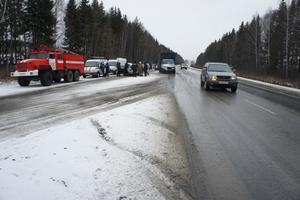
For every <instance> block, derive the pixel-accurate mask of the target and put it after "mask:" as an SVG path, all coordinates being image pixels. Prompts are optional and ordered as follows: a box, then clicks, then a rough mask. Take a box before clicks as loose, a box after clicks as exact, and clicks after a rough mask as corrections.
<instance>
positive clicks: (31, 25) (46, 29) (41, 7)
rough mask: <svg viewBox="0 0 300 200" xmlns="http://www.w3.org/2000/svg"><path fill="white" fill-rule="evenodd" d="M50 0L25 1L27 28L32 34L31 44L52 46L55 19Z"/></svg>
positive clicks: (34, 45)
mask: <svg viewBox="0 0 300 200" xmlns="http://www.w3.org/2000/svg"><path fill="white" fill-rule="evenodd" d="M53 6H54V5H53V2H52V1H51V0H43V1H36V0H28V1H27V9H26V11H27V17H26V19H27V23H26V24H27V28H28V30H29V31H30V32H31V34H32V46H33V47H38V46H40V45H47V46H53V44H54V34H55V25H56V19H55V17H54V15H53V12H52V9H53Z"/></svg>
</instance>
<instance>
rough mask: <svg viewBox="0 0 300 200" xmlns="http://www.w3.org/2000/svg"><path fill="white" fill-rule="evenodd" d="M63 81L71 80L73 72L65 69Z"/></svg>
mask: <svg viewBox="0 0 300 200" xmlns="http://www.w3.org/2000/svg"><path fill="white" fill-rule="evenodd" d="M64 80H65V82H72V81H73V72H72V71H67V74H66V75H65V77H64Z"/></svg>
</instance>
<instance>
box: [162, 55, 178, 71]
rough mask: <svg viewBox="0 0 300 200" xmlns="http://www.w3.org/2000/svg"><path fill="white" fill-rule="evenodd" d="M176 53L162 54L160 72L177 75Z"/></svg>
mask: <svg viewBox="0 0 300 200" xmlns="http://www.w3.org/2000/svg"><path fill="white" fill-rule="evenodd" d="M175 59H176V53H161V54H160V65H159V71H160V72H161V73H173V74H175V73H176V67H175Z"/></svg>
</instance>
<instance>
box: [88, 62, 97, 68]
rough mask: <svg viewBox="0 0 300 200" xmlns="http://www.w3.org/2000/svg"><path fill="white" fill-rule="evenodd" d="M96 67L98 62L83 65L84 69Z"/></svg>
mask: <svg viewBox="0 0 300 200" xmlns="http://www.w3.org/2000/svg"><path fill="white" fill-rule="evenodd" d="M97 65H98V62H96V61H88V62H86V63H85V66H86V67H97Z"/></svg>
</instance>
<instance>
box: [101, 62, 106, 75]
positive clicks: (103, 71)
mask: <svg viewBox="0 0 300 200" xmlns="http://www.w3.org/2000/svg"><path fill="white" fill-rule="evenodd" d="M100 70H101V72H102V75H103V76H105V70H104V63H103V62H101V63H100Z"/></svg>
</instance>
